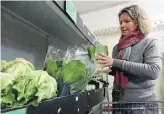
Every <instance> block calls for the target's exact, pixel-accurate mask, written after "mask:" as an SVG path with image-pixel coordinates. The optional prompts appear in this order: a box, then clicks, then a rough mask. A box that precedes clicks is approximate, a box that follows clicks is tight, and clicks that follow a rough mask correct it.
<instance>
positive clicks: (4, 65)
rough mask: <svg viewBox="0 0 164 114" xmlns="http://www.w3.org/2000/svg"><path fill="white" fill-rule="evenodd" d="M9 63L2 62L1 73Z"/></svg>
mask: <svg viewBox="0 0 164 114" xmlns="http://www.w3.org/2000/svg"><path fill="white" fill-rule="evenodd" d="M6 64H7V61H4V60H1V72H3V70H4V69H5V67H6Z"/></svg>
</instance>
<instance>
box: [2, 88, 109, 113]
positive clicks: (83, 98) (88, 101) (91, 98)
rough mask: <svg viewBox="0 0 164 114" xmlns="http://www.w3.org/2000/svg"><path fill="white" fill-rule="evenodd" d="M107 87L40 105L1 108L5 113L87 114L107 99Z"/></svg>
mask: <svg viewBox="0 0 164 114" xmlns="http://www.w3.org/2000/svg"><path fill="white" fill-rule="evenodd" d="M106 94H107V88H106V87H105V88H101V89H96V90H90V91H85V92H80V93H76V94H73V95H70V96H66V97H57V98H54V99H50V100H46V101H43V102H41V103H40V104H39V106H38V107H33V106H31V105H26V106H24V107H21V108H15V109H14V108H13V109H5V110H1V113H3V114H87V113H88V112H89V111H90V110H91V109H92V107H94V106H95V105H97V104H99V103H101V102H102V101H104V100H105V98H106Z"/></svg>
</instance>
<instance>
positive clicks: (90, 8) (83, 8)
mask: <svg viewBox="0 0 164 114" xmlns="http://www.w3.org/2000/svg"><path fill="white" fill-rule="evenodd" d="M129 1H134V0H108V1H107V0H106V1H73V2H74V4H75V7H76V10H77V12H79V13H80V14H81V15H82V14H87V13H91V12H95V11H98V10H103V9H106V8H111V7H115V6H117V5H120V4H124V3H127V2H129Z"/></svg>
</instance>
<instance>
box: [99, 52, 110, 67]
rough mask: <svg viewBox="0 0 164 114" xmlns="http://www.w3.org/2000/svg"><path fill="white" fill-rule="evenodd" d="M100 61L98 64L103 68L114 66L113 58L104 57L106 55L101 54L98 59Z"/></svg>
mask: <svg viewBox="0 0 164 114" xmlns="http://www.w3.org/2000/svg"><path fill="white" fill-rule="evenodd" d="M97 60H98V64H100V65H101V66H102V68H104V67H111V66H112V64H113V58H111V57H109V56H107V55H104V54H100V55H99V56H98V58H97Z"/></svg>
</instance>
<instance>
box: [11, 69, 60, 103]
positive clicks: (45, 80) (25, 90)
mask: <svg viewBox="0 0 164 114" xmlns="http://www.w3.org/2000/svg"><path fill="white" fill-rule="evenodd" d="M19 79H20V81H17V82H18V83H16V84H15V85H14V86H13V88H14V89H15V90H16V91H17V92H18V97H17V101H18V104H17V105H18V106H19V105H24V104H27V103H28V102H31V103H32V104H33V105H35V106H37V105H38V104H39V103H40V102H41V101H42V100H44V99H49V98H52V97H56V96H57V82H56V80H55V79H54V78H52V77H51V76H49V75H48V73H47V72H46V71H42V70H38V71H34V72H31V73H28V74H27V75H25V76H23V77H21V78H19Z"/></svg>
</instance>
